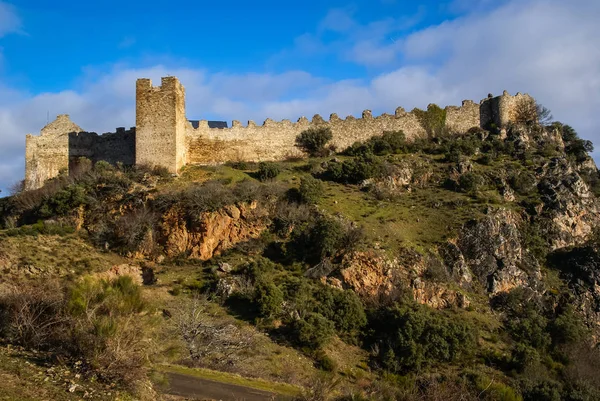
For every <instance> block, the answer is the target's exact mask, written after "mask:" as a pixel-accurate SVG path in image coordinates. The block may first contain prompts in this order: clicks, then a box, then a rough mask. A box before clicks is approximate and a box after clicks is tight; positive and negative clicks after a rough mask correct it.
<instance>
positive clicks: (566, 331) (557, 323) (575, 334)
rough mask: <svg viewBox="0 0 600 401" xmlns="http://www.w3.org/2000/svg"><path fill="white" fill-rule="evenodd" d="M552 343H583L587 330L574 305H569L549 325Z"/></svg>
mask: <svg viewBox="0 0 600 401" xmlns="http://www.w3.org/2000/svg"><path fill="white" fill-rule="evenodd" d="M549 329H550V335H551V336H552V343H553V344H554V345H559V344H561V345H562V344H575V343H578V342H579V341H581V340H582V339H583V338H584V337H585V335H586V333H587V329H586V327H585V325H584V324H583V322H582V320H581V316H579V315H578V314H577V313H576V312H575V309H574V307H573V306H572V305H568V306H567V307H566V308H565V309H564V310H563V311H562V313H560V314H559V315H558V316H557V317H556V318H555V319H554V321H552V323H551V324H550V325H549Z"/></svg>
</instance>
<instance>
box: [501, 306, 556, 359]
mask: <svg viewBox="0 0 600 401" xmlns="http://www.w3.org/2000/svg"><path fill="white" fill-rule="evenodd" d="M547 326H548V319H547V318H545V317H544V316H543V315H542V314H541V313H540V312H538V311H537V310H536V309H534V308H531V307H528V308H526V309H525V310H524V311H523V312H522V313H521V314H520V315H513V317H512V318H511V319H509V320H508V321H507V329H508V331H509V332H510V333H511V335H512V337H513V338H514V339H515V340H516V341H517V342H520V343H522V344H527V345H529V346H531V347H533V348H535V349H537V350H540V351H544V350H546V349H547V348H548V347H549V346H550V344H551V343H552V339H551V337H550V334H549V333H548V329H547Z"/></svg>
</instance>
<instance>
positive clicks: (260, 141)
mask: <svg viewBox="0 0 600 401" xmlns="http://www.w3.org/2000/svg"><path fill="white" fill-rule="evenodd" d="M524 104H526V105H528V107H529V106H535V100H534V99H533V98H532V97H531V96H529V95H522V94H520V93H518V94H517V95H516V96H510V95H509V94H508V93H507V92H506V91H505V92H504V94H503V95H501V96H497V97H493V96H491V95H490V96H488V98H486V99H484V100H482V101H481V102H480V104H476V103H474V102H472V101H470V100H465V101H463V102H462V106H460V107H457V106H448V107H446V109H445V110H446V127H447V128H448V130H449V132H451V133H455V134H461V133H465V132H467V131H468V130H469V129H470V128H473V127H483V128H486V127H487V126H488V125H489V124H491V123H494V124H496V126H497V127H499V128H504V127H506V125H507V124H509V123H510V122H513V121H517V120H518V119H519V118H520V117H519V113H521V112H522V110H523V107H522V106H523V105H524ZM136 124H137V127H134V128H131V129H130V130H125V129H124V128H118V129H117V132H116V133H110V134H104V135H97V134H95V133H89V132H84V131H83V130H82V129H81V128H80V127H79V126H78V125H77V124H75V123H73V122H72V121H71V120H70V119H69V116H68V115H60V116H58V117H57V119H56V120H55V121H53V122H52V123H50V124H48V125H47V126H46V127H44V128H43V129H42V131H41V135H40V136H33V135H27V137H26V156H25V158H26V172H25V181H26V188H27V189H34V188H39V187H40V186H42V185H43V183H44V182H45V181H46V180H48V179H50V178H52V177H55V176H57V175H58V174H59V172H60V171H61V170H65V169H68V168H69V162H70V161H74V160H75V159H76V158H79V157H87V158H89V159H91V160H92V161H93V162H97V161H99V160H105V161H108V162H109V163H113V164H114V163H118V162H121V163H123V164H126V165H130V164H138V165H140V164H148V165H158V166H163V167H166V168H167V169H168V170H169V171H170V172H172V173H178V172H179V170H180V169H181V167H183V166H184V165H186V164H206V165H210V164H220V163H224V162H227V161H267V160H282V159H285V158H287V157H298V156H304V154H303V153H302V152H301V151H300V150H299V149H298V148H297V147H296V146H295V139H296V137H297V136H298V135H299V134H300V133H301V132H302V131H304V130H307V129H309V128H319V127H328V128H330V129H331V131H332V134H333V139H332V141H331V144H332V145H334V146H335V147H336V148H337V149H339V150H342V149H345V148H346V147H348V146H350V145H352V144H353V143H354V142H356V141H365V140H367V139H369V138H371V137H373V136H375V135H381V134H382V133H383V132H384V131H399V130H402V131H404V133H405V134H406V137H407V138H408V139H409V140H410V139H415V138H422V137H425V136H426V135H427V133H426V131H425V129H424V128H423V125H422V124H421V122H420V121H419V119H418V118H417V116H416V114H415V113H414V112H406V111H405V110H404V109H403V108H401V107H399V108H398V109H396V112H395V113H394V115H390V114H383V115H381V116H378V117H373V115H372V114H371V111H370V110H365V111H364V112H363V114H362V117H361V118H355V117H353V116H348V117H346V118H345V119H340V118H339V117H338V116H337V115H336V114H332V115H331V116H330V118H329V120H328V121H325V120H324V119H323V118H321V116H319V115H315V116H314V117H313V118H312V120H311V121H309V120H308V119H306V118H305V117H301V118H300V119H299V120H298V121H297V122H295V123H293V122H291V121H290V120H283V121H280V122H275V121H273V120H271V119H267V120H266V121H265V122H264V123H263V125H261V126H258V125H256V124H255V123H254V122H253V121H249V122H248V125H247V126H245V127H244V126H242V124H241V123H240V122H239V121H233V124H232V126H231V128H223V129H219V128H209V127H208V122H207V121H206V120H202V121H200V124H199V127H198V128H193V127H192V125H191V123H189V122H188V121H187V119H186V116H185V89H184V88H183V86H182V85H181V83H180V82H179V80H178V79H177V78H175V77H166V78H162V80H161V86H158V87H154V86H152V82H151V81H150V80H149V79H139V80H138V81H137V85H136Z"/></svg>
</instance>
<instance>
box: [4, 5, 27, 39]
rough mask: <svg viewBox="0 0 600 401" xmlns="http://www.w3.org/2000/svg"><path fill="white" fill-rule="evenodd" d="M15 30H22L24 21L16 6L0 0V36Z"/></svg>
mask: <svg viewBox="0 0 600 401" xmlns="http://www.w3.org/2000/svg"><path fill="white" fill-rule="evenodd" d="M15 32H22V21H21V18H20V17H19V14H18V13H17V10H16V8H15V7H14V6H13V5H11V4H9V3H6V2H4V1H0V38H1V37H3V36H5V35H7V34H9V33H15Z"/></svg>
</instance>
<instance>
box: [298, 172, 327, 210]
mask: <svg viewBox="0 0 600 401" xmlns="http://www.w3.org/2000/svg"><path fill="white" fill-rule="evenodd" d="M298 193H299V196H300V200H301V201H302V202H303V203H309V204H313V203H317V202H318V201H319V199H321V197H322V196H323V184H322V183H321V181H320V180H317V179H315V178H313V177H311V176H307V177H302V178H301V179H300V188H299V189H298Z"/></svg>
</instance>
